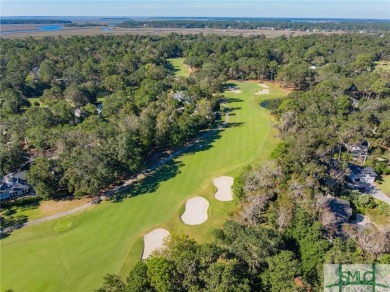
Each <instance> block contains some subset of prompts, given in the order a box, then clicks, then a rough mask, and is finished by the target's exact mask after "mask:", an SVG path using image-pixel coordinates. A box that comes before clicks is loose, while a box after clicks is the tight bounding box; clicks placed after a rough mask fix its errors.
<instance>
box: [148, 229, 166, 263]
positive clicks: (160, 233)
mask: <svg viewBox="0 0 390 292" xmlns="http://www.w3.org/2000/svg"><path fill="white" fill-rule="evenodd" d="M168 236H169V232H168V230H165V229H162V228H157V229H154V230H153V231H151V232H149V233H148V234H145V236H144V252H143V253H142V259H143V260H146V259H147V258H148V257H149V256H150V255H151V254H152V252H154V251H156V250H159V249H161V248H162V247H163V245H164V239H165V238H167V237H168Z"/></svg>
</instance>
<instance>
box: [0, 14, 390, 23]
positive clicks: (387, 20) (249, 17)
mask: <svg viewBox="0 0 390 292" xmlns="http://www.w3.org/2000/svg"><path fill="white" fill-rule="evenodd" d="M7 17H18V18H23V17H25V18H29V17H57V18H61V17H85V18H92V17H96V18H142V17H145V18H146V17H149V18H151V17H159V18H173V17H174V18H226V17H228V18H248V19H333V20H345V19H348V20H384V21H386V22H390V19H388V18H360V17H359V18H356V17H294V16H291V17H288V16H283V17H282V16H281V17H278V16H272V17H270V16H229V15H226V16H161V15H142V16H131V15H123V16H109V15H62V16H60V15H7V16H1V15H0V18H7Z"/></svg>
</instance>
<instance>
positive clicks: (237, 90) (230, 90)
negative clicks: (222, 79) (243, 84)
mask: <svg viewBox="0 0 390 292" xmlns="http://www.w3.org/2000/svg"><path fill="white" fill-rule="evenodd" d="M228 91H229V92H232V93H241V90H239V89H228Z"/></svg>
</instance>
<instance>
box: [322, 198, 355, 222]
mask: <svg viewBox="0 0 390 292" xmlns="http://www.w3.org/2000/svg"><path fill="white" fill-rule="evenodd" d="M328 206H329V208H330V210H331V211H332V212H333V213H334V214H335V215H336V218H337V222H348V220H349V218H350V217H351V216H352V208H351V205H350V203H349V201H347V200H342V199H339V198H334V197H333V198H331V199H330V200H329V203H328Z"/></svg>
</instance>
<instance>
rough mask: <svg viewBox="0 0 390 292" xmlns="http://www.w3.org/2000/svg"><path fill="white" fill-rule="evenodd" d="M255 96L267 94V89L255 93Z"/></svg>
mask: <svg viewBox="0 0 390 292" xmlns="http://www.w3.org/2000/svg"><path fill="white" fill-rule="evenodd" d="M255 94H257V95H262V94H269V89H263V90H259V91H256V92H255Z"/></svg>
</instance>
